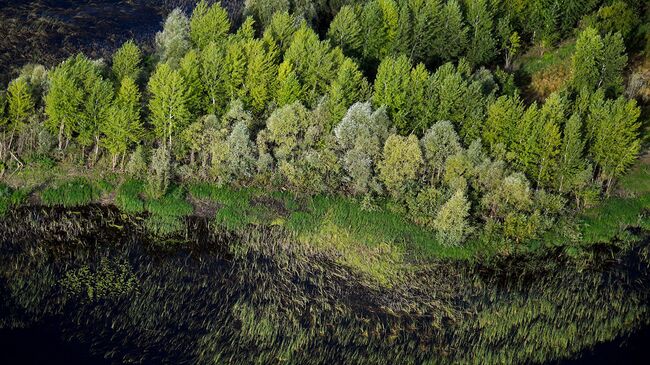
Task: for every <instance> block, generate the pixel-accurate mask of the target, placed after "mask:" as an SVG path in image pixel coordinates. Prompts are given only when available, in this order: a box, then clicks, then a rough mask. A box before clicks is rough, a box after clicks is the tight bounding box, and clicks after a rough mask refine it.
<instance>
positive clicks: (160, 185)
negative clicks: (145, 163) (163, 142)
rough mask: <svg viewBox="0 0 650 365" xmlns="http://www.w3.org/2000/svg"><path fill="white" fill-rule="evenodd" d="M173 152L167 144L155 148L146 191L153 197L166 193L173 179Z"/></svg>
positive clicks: (159, 196) (157, 197) (158, 197)
mask: <svg viewBox="0 0 650 365" xmlns="http://www.w3.org/2000/svg"><path fill="white" fill-rule="evenodd" d="M171 172H172V171H171V152H170V151H169V149H168V148H166V147H165V146H160V147H158V148H156V149H155V150H153V153H152V154H151V164H150V165H149V173H148V174H147V184H146V187H145V189H146V193H147V195H148V196H149V198H151V199H160V198H161V197H163V196H164V195H165V193H166V192H167V189H168V188H169V183H170V181H171V178H172V176H171Z"/></svg>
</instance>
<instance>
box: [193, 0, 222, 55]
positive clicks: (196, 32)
mask: <svg viewBox="0 0 650 365" xmlns="http://www.w3.org/2000/svg"><path fill="white" fill-rule="evenodd" d="M228 31H230V19H229V18H228V12H227V11H226V9H224V8H222V7H221V3H219V2H217V3H214V4H212V5H211V6H209V5H208V2H207V1H206V0H201V1H200V2H199V3H198V4H197V5H196V7H195V8H194V11H193V12H192V16H191V17H190V37H191V38H192V42H193V43H194V45H196V46H197V47H198V48H199V49H203V48H205V47H206V46H207V45H208V44H210V43H211V42H214V43H221V42H223V41H224V40H225V38H226V37H227V35H228Z"/></svg>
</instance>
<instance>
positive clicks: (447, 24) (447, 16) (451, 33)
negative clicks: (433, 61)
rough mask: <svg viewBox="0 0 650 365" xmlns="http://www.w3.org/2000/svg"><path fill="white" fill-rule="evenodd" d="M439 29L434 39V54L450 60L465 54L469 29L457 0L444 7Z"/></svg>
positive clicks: (450, 1)
mask: <svg viewBox="0 0 650 365" xmlns="http://www.w3.org/2000/svg"><path fill="white" fill-rule="evenodd" d="M440 13H441V15H440V20H439V24H438V31H437V33H436V34H435V37H434V38H433V40H432V42H433V43H432V45H431V52H432V55H433V56H436V57H439V58H440V59H442V60H443V61H450V60H452V59H455V58H457V57H458V56H460V55H461V54H463V52H464V50H465V47H466V46H467V37H468V34H467V32H468V29H467V27H466V26H465V23H464V22H463V13H462V12H461V9H460V5H459V4H458V1H457V0H449V1H447V3H446V4H445V5H444V6H443V7H442V10H441V12H440Z"/></svg>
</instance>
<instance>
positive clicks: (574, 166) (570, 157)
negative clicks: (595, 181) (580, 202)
mask: <svg viewBox="0 0 650 365" xmlns="http://www.w3.org/2000/svg"><path fill="white" fill-rule="evenodd" d="M584 148H585V141H584V138H583V137H582V119H581V118H580V116H579V115H578V114H573V115H571V117H570V118H569V120H568V121H567V122H566V125H565V126H564V135H563V136H562V145H561V146H560V154H559V158H558V160H559V163H558V178H557V189H558V191H559V192H561V193H562V192H564V191H565V189H573V188H575V185H576V184H575V183H576V182H577V181H576V179H575V177H576V176H577V175H578V174H579V173H580V172H581V171H583V170H584V169H585V168H586V165H587V164H586V161H585V160H584V158H583V153H584Z"/></svg>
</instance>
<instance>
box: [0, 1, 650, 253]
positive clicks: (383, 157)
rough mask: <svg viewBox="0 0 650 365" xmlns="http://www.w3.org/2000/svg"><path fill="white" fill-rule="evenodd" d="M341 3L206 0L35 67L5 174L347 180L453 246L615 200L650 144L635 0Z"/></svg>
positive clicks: (344, 183)
mask: <svg viewBox="0 0 650 365" xmlns="http://www.w3.org/2000/svg"><path fill="white" fill-rule="evenodd" d="M343 3H345V4H342V6H340V8H339V9H337V10H338V11H337V12H336V15H335V16H333V18H332V20H331V22H330V23H329V25H328V26H327V27H326V31H325V30H323V31H322V32H321V33H324V36H322V35H320V34H319V33H317V31H316V30H314V27H313V26H312V24H311V23H312V22H313V23H316V20H317V19H316V17H315V13H312V14H310V13H309V12H308V11H306V10H305V7H304V6H302V7H301V5H300V2H296V3H295V4H294V3H293V2H289V1H282V0H279V1H272V2H266V1H249V2H247V4H246V8H245V15H246V16H245V17H244V18H243V20H242V21H241V22H240V23H241V24H237V25H236V26H235V24H233V23H232V22H231V20H230V18H229V14H228V12H227V11H226V10H225V9H224V8H222V7H221V5H220V4H219V3H214V4H211V5H210V4H209V3H208V2H206V1H201V2H199V3H198V4H197V6H196V8H195V9H194V10H193V12H192V13H191V14H190V15H186V14H185V13H184V12H183V11H182V10H181V9H176V10H174V11H172V12H171V13H170V14H169V16H168V17H167V19H166V20H165V22H164V27H163V30H162V31H160V32H159V33H158V34H156V37H155V48H154V49H153V51H152V52H151V53H147V52H143V50H142V49H141V48H140V47H139V46H138V44H136V43H134V42H132V41H128V42H126V43H124V44H123V45H122V46H121V47H120V48H119V49H118V50H117V51H116V52H115V53H114V54H113V56H112V58H111V59H108V60H103V59H99V60H92V59H89V58H88V57H86V56H84V55H83V54H77V55H74V56H71V57H70V58H68V59H67V60H65V61H64V62H62V63H61V64H59V65H56V66H54V67H51V68H45V67H43V66H41V65H27V66H25V67H23V68H22V70H21V71H20V75H19V76H18V77H17V78H15V79H13V81H11V82H10V83H9V85H8V86H7V89H6V92H4V93H3V94H2V97H1V99H0V100H1V101H0V111H1V114H0V116H1V119H0V128H1V129H0V130H1V131H2V138H1V144H0V176H4V178H5V179H6V180H7V181H12V178H14V180H13V181H16V179H15V177H16V176H24V177H23V183H24V184H25V186H17V187H18V188H27V189H30V188H32V187H33V186H35V185H37V184H38V183H40V181H33V180H34V179H37V180H38V176H37V175H38V174H37V173H34V171H38V170H45V169H50V168H53V167H54V166H57V167H58V168H59V169H60V170H61V171H62V173H63V174H64V175H68V176H69V175H72V176H74V175H77V174H78V175H84V174H88V173H89V171H93V170H95V171H101V172H109V171H110V172H111V173H113V174H114V176H117V179H118V180H119V181H122V182H125V183H126V184H128V183H129V181H132V180H139V181H142V182H143V184H142V187H141V190H142V191H141V194H143V196H146V197H148V198H149V199H160V198H161V197H163V196H165V195H166V194H167V193H168V192H170V191H171V187H173V186H177V185H182V184H185V183H188V182H193V183H196V182H199V181H200V182H206V183H210V184H216V185H217V186H232V187H248V186H254V187H262V188H264V187H266V188H268V187H272V188H273V189H274V190H278V189H281V190H288V191H290V192H293V193H294V194H297V195H299V196H313V195H317V194H326V195H337V196H341V195H342V196H346V197H353V198H354V199H356V200H358V201H359V202H360V204H361V206H362V208H363V209H364V210H368V211H372V210H375V209H384V208H386V209H388V210H390V211H392V212H396V213H398V214H400V215H403V216H406V217H408V219H409V220H410V221H412V222H414V223H415V224H417V225H419V226H421V227H424V228H425V229H427V230H429V231H430V232H431V233H432V234H431V235H432V239H433V240H436V241H437V242H439V243H441V244H444V245H462V244H463V243H464V242H465V241H467V240H468V239H470V238H473V239H477V240H489V241H493V240H499V241H503V242H504V243H519V242H525V241H529V240H531V239H534V238H536V237H540V236H541V235H542V234H543V233H544V232H545V231H547V230H549V229H550V228H551V227H552V226H553V224H554V222H555V221H556V220H557V219H558V217H560V216H562V215H564V214H572V213H571V212H575V211H579V210H581V209H584V208H586V207H592V206H595V205H597V204H599V201H601V200H602V199H604V198H605V199H606V198H607V197H608V196H609V195H610V194H611V192H612V189H613V186H614V184H615V182H616V181H617V179H619V178H620V177H621V176H623V175H624V174H625V173H626V172H627V171H628V170H629V168H630V166H632V165H633V164H634V162H635V161H636V160H637V158H638V156H639V154H640V153H641V151H642V145H643V143H642V138H643V136H642V132H643V128H642V119H641V118H640V116H641V108H640V106H639V105H638V103H637V101H636V100H635V99H639V100H646V99H643V98H645V97H647V96H648V94H647V92H648V87H649V86H648V78H647V73H646V74H645V78H644V77H641V76H642V75H643V74H641V76H639V75H637V77H636V78H635V79H631V80H629V82H628V83H627V85H626V83H625V74H624V72H625V70H626V69H627V67H628V61H629V56H628V53H627V49H632V50H635V51H636V52H643V51H644V50H645V51H646V52H647V51H648V50H649V49H650V42H649V41H648V40H649V39H650V38H648V34H649V32H650V31H649V30H648V25H647V23H645V24H643V26H640V25H641V24H640V22H641V20H640V19H639V17H638V16H636V15H637V14H639V13H640V12H642V11H644V9H643V6H644V4H643V2H642V1H615V2H613V3H611V4H609V2H604V3H602V4H601V2H600V1H595V0H576V1H567V2H553V1H546V0H540V1H532V2H517V1H513V2H510V1H504V2H498V1H497V2H494V1H487V0H477V1H465V2H458V1H455V0H451V1H447V2H444V1H439V0H408V1H407V0H404V1H396V0H376V1H367V2H359V1H348V2H345V1H344V2H343ZM546 3H549V4H552V5H549V4H546ZM314 6H316V5H314ZM330 6H333V5H331V4H330ZM646 8H647V7H646ZM291 9H293V10H294V11H296V12H295V13H292V12H289V10H291ZM310 9H312V8H310ZM312 11H313V9H312ZM646 13H647V9H646ZM293 14H297V15H293ZM569 37H575V42H574V43H573V44H571V48H572V52H571V54H570V55H567V56H565V57H567V58H570V60H568V62H565V63H568V65H567V68H568V69H567V70H566V72H565V77H564V78H563V79H561V80H549V79H551V78H553V77H557V75H548V76H546V79H542V80H533V82H535V81H537V84H540V83H542V84H543V83H551V84H553V85H550V86H549V85H546V86H535V85H537V84H534V85H533V87H532V88H530V87H528V88H525V89H523V90H522V88H521V87H520V86H518V82H517V81H516V80H515V73H514V72H513V67H514V65H515V64H516V62H517V58H518V57H519V56H520V55H521V54H523V53H524V52H526V51H527V50H528V49H532V48H535V47H537V48H539V49H541V52H544V50H546V49H552V47H553V45H555V44H562V42H564V40H565V39H567V38H569ZM546 52H552V51H546ZM531 90H532V91H531ZM644 93H645V94H644ZM72 171H75V172H72ZM30 180H31V181H30ZM54 180H56V179H54ZM25 181H27V182H25ZM45 193H47V191H46V192H45ZM6 195H10V193H9V192H7V193H6ZM45 195H47V194H45ZM50 195H52V194H50ZM54 195H56V194H54ZM43 198H45V199H44V200H47V196H43ZM55 199H56V197H55ZM60 199H63V200H65V197H61V198H60ZM5 200H6V201H7V202H6V203H5V205H8V204H11V199H5ZM14 200H15V199H14ZM62 203H65V201H62Z"/></svg>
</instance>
